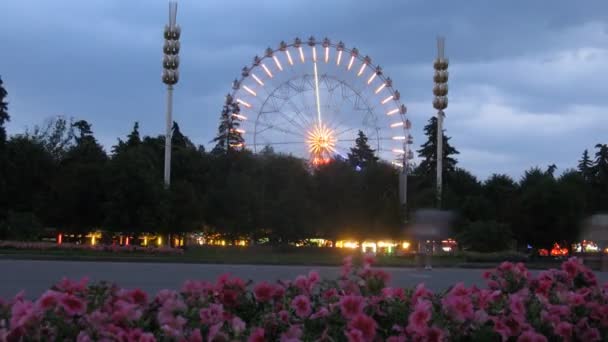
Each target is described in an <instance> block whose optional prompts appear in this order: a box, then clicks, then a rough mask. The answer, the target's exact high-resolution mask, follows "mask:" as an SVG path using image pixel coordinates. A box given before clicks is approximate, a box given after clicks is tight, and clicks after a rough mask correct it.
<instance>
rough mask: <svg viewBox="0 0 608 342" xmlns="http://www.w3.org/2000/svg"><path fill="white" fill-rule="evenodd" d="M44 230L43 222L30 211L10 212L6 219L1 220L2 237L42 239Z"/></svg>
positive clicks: (26, 239)
mask: <svg viewBox="0 0 608 342" xmlns="http://www.w3.org/2000/svg"><path fill="white" fill-rule="evenodd" d="M42 230H43V228H42V224H41V223H40V221H39V220H38V218H37V217H36V215H34V214H33V213H30V212H23V213H15V212H9V214H8V217H7V218H6V221H4V222H0V237H2V238H3V239H15V240H21V241H36V240H40V236H41V234H42Z"/></svg>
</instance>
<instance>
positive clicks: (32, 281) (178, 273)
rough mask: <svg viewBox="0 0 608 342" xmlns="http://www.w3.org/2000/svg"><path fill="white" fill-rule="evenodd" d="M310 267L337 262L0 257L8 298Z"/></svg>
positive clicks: (396, 279)
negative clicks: (61, 287) (85, 281)
mask: <svg viewBox="0 0 608 342" xmlns="http://www.w3.org/2000/svg"><path fill="white" fill-rule="evenodd" d="M311 269H314V270H316V271H318V272H319V273H320V274H321V276H322V277H324V278H326V277H330V278H336V277H337V276H338V274H339V270H340V269H339V267H320V266H319V267H315V266H266V265H208V264H170V263H143V262H142V263H139V262H138V263H127V262H79V261H38V260H7V259H5V260H0V298H4V299H8V298H10V297H12V296H14V295H15V294H16V293H18V292H19V291H21V290H25V295H26V297H29V298H34V297H37V296H39V295H40V294H41V293H42V292H44V291H45V290H46V289H48V288H49V287H50V286H52V285H53V284H55V283H56V282H58V281H59V280H61V279H62V278H63V277H68V278H70V279H75V280H77V279H81V278H82V277H88V278H89V280H90V281H93V282H95V281H101V280H105V281H110V282H114V283H116V284H118V285H119V286H121V287H125V288H140V289H143V290H145V291H147V292H148V293H155V292H157V291H159V290H161V289H166V288H170V289H179V288H181V285H182V284H183V283H184V281H185V280H188V279H200V280H215V279H216V278H217V277H218V276H219V275H221V274H224V273H230V274H231V275H235V276H239V277H241V278H243V279H246V280H247V279H251V280H253V281H261V280H279V279H283V280H286V279H295V277H296V276H298V275H300V274H307V273H308V271H310V270H311ZM384 270H386V271H387V272H389V273H390V274H391V279H392V280H391V285H392V286H399V287H413V286H415V285H417V284H419V283H425V285H426V286H427V287H428V288H430V289H432V290H435V291H438V290H443V289H446V288H447V287H448V286H450V285H451V284H454V283H456V282H460V281H462V282H464V283H465V285H467V286H470V285H473V284H475V285H478V286H481V285H483V280H482V278H481V274H482V272H483V270H481V269H462V268H448V269H445V268H444V269H437V268H436V269H433V270H431V271H424V270H416V269H412V268H384ZM597 275H598V277H599V279H600V281H601V282H606V281H608V272H602V273H597Z"/></svg>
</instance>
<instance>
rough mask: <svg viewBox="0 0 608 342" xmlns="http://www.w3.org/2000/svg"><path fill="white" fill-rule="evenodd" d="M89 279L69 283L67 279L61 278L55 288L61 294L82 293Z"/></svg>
mask: <svg viewBox="0 0 608 342" xmlns="http://www.w3.org/2000/svg"><path fill="white" fill-rule="evenodd" d="M88 282H89V278H87V277H84V278H82V279H80V281H79V282H74V281H71V280H70V279H68V278H63V279H61V281H60V282H59V283H57V285H55V287H56V288H57V289H58V290H59V291H61V292H67V293H75V292H84V291H85V290H86V288H87V284H88Z"/></svg>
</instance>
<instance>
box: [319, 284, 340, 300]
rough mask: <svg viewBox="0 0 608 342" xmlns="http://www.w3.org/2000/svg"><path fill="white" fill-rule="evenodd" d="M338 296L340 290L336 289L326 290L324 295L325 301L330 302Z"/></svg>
mask: <svg viewBox="0 0 608 342" xmlns="http://www.w3.org/2000/svg"><path fill="white" fill-rule="evenodd" d="M337 296H338V290H336V289H334V288H333V287H332V288H331V289H328V290H325V291H324V292H323V294H322V297H323V299H324V300H326V301H329V300H331V299H333V298H334V297H337Z"/></svg>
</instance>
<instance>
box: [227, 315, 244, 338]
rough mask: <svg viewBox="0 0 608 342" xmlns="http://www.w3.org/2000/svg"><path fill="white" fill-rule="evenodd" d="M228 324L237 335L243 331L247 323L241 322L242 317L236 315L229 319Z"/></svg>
mask: <svg viewBox="0 0 608 342" xmlns="http://www.w3.org/2000/svg"><path fill="white" fill-rule="evenodd" d="M230 324H231V326H232V330H233V331H234V332H235V333H236V334H237V335H239V334H240V333H242V332H243V331H245V328H246V327H247V325H246V324H245V322H243V320H242V319H240V318H239V317H237V316H234V317H233V318H232V320H231V321H230Z"/></svg>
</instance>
